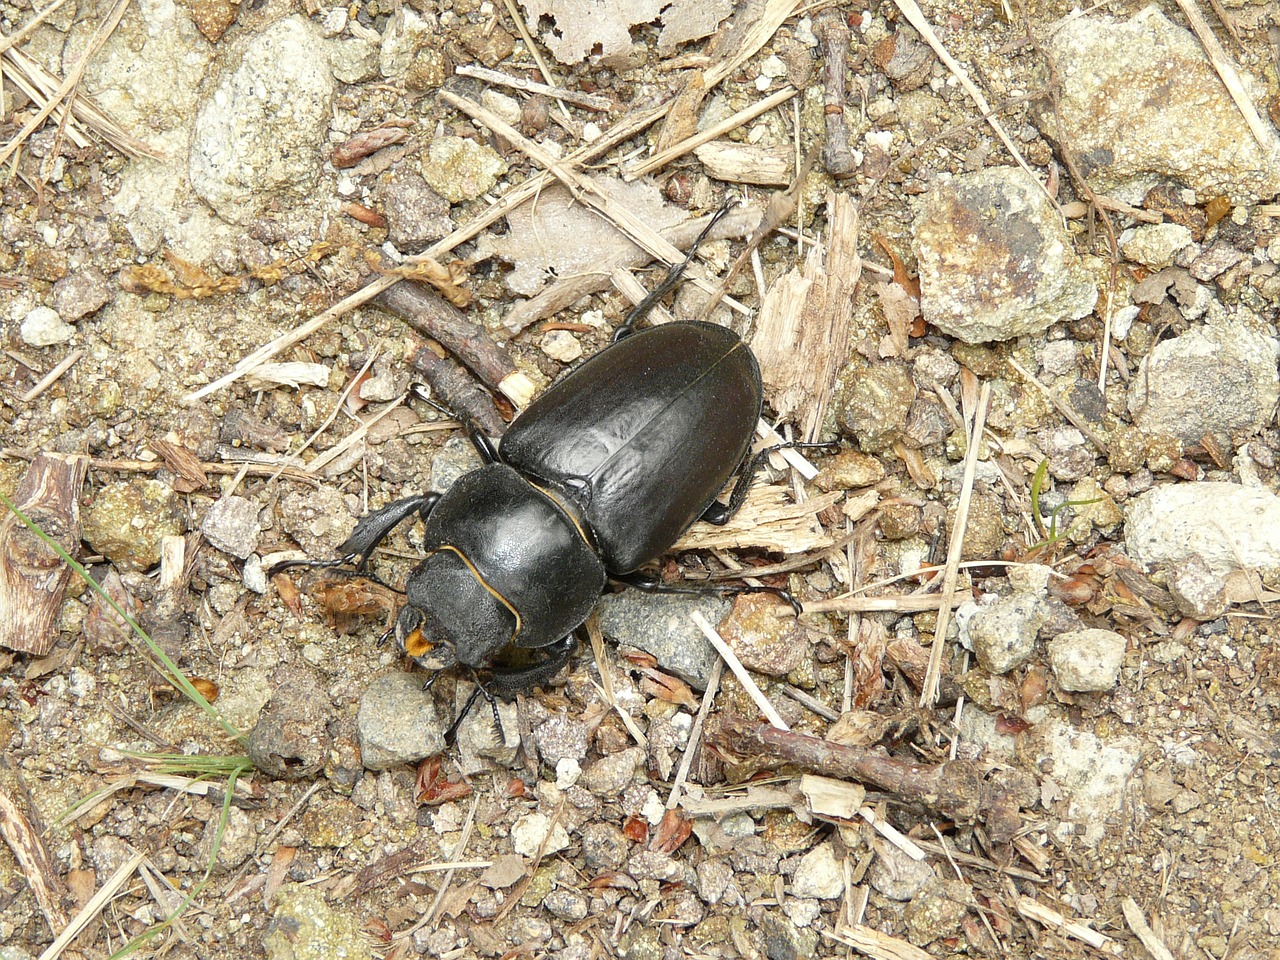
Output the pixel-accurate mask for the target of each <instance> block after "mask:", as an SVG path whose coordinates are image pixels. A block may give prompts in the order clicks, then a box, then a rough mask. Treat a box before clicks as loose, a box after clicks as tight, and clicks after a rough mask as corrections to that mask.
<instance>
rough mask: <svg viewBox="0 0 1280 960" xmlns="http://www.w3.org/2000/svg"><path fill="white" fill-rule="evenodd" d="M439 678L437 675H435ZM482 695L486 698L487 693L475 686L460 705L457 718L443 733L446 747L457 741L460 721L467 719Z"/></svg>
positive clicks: (478, 685)
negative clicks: (477, 699) (465, 700)
mask: <svg viewBox="0 0 1280 960" xmlns="http://www.w3.org/2000/svg"><path fill="white" fill-rule="evenodd" d="M437 676H439V674H437ZM482 692H483V693H484V695H485V696H486V697H488V696H489V692H488V691H487V690H485V689H484V687H483V686H481V685H480V684H478V683H477V684H476V688H475V689H474V690H472V691H471V696H469V697H467V702H466V703H464V704H463V705H462V709H461V710H459V711H458V716H457V717H456V718H455V719H454V721H453V723H451V724H449V729H448V730H446V731H445V732H444V742H445V744H446V745H447V746H450V747H451V746H453V745H454V743H456V742H457V739H458V728H459V727H461V726H462V721H463V720H465V719H467V714H468V713H470V712H471V708H472V707H473V706H474V705H475V702H476V698H477V697H479V696H480V694H481V693H482Z"/></svg>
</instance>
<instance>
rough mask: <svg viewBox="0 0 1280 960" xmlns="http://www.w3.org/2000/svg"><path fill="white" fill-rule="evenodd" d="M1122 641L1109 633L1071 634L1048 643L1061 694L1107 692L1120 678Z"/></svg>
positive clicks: (1118, 636)
mask: <svg viewBox="0 0 1280 960" xmlns="http://www.w3.org/2000/svg"><path fill="white" fill-rule="evenodd" d="M1124 649H1125V639H1124V637H1122V636H1120V634H1118V633H1116V632H1114V631H1112V630H1095V629H1090V630H1071V631H1069V632H1067V633H1061V634H1058V636H1057V637H1056V638H1054V639H1053V640H1051V641H1050V642H1049V665H1050V666H1051V667H1052V668H1053V673H1054V676H1056V677H1057V678H1058V684H1059V686H1061V687H1062V689H1064V690H1072V691H1076V692H1080V693H1086V692H1097V691H1102V690H1110V689H1111V688H1112V687H1114V686H1115V685H1116V680H1117V679H1119V676H1120V665H1121V663H1122V662H1123V660H1124Z"/></svg>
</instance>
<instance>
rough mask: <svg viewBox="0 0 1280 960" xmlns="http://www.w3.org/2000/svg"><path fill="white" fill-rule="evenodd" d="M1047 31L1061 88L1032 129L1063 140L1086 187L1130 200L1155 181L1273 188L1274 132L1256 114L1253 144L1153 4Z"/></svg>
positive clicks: (1201, 189)
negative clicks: (1262, 129) (1259, 136)
mask: <svg viewBox="0 0 1280 960" xmlns="http://www.w3.org/2000/svg"><path fill="white" fill-rule="evenodd" d="M1048 37H1049V39H1048V41H1047V44H1046V45H1047V47H1048V51H1049V54H1050V55H1051V56H1052V57H1053V60H1054V62H1055V63H1056V65H1057V71H1058V76H1059V77H1060V78H1061V83H1062V93H1061V96H1060V97H1059V98H1055V104H1056V105H1058V109H1056V110H1047V111H1046V112H1045V114H1044V119H1043V121H1042V122H1041V129H1042V130H1043V131H1044V132H1045V135H1046V136H1049V137H1051V138H1052V137H1057V136H1059V135H1060V136H1061V137H1062V138H1063V140H1064V141H1065V142H1066V143H1068V144H1070V146H1071V149H1072V150H1073V151H1074V153H1075V155H1076V157H1077V160H1078V162H1079V164H1080V170H1081V173H1082V175H1083V176H1084V177H1085V178H1086V179H1087V180H1088V181H1089V183H1090V184H1091V185H1092V186H1093V188H1094V189H1095V190H1099V191H1103V192H1106V193H1111V194H1114V195H1118V196H1121V197H1122V198H1124V199H1126V200H1130V201H1133V202H1137V201H1138V200H1139V199H1140V198H1141V197H1142V195H1143V194H1145V193H1146V191H1147V190H1148V189H1149V188H1150V187H1152V186H1154V185H1155V184H1156V183H1157V182H1160V181H1173V182H1175V183H1178V184H1181V185H1183V186H1188V187H1191V188H1192V189H1194V190H1195V191H1196V193H1197V194H1198V195H1199V197H1200V198H1201V199H1208V198H1210V197H1214V196H1218V195H1221V194H1225V195H1227V196H1230V197H1231V198H1233V199H1234V200H1237V201H1259V200H1265V199H1269V198H1271V197H1274V196H1275V195H1276V193H1278V192H1280V164H1277V163H1276V162H1275V159H1274V158H1275V156H1276V154H1277V152H1278V151H1280V138H1278V137H1277V136H1276V134H1275V132H1274V131H1273V130H1271V129H1270V127H1269V125H1267V124H1266V121H1265V120H1264V121H1263V123H1264V126H1267V127H1268V138H1267V139H1268V141H1269V143H1268V144H1267V146H1266V147H1265V148H1263V147H1260V146H1259V145H1258V143H1257V141H1256V140H1254V138H1253V134H1252V133H1251V132H1250V131H1249V128H1248V126H1247V125H1246V123H1245V121H1244V118H1243V116H1242V115H1241V114H1240V111H1239V110H1238V109H1237V108H1236V106H1235V104H1234V103H1233V102H1232V99H1231V96H1230V94H1228V92H1227V88H1226V86H1224V85H1223V83H1222V81H1221V79H1219V77H1218V74H1217V73H1216V72H1215V71H1214V69H1213V67H1212V66H1211V65H1210V63H1209V61H1208V59H1207V58H1206V57H1205V54H1204V51H1203V49H1202V47H1201V45H1200V42H1199V41H1198V40H1196V38H1195V37H1194V36H1192V35H1191V34H1190V33H1189V32H1188V31H1186V30H1184V29H1183V28H1181V27H1178V26H1175V25H1174V24H1173V23H1171V22H1170V21H1169V20H1168V19H1166V18H1165V16H1164V15H1163V14H1162V13H1161V12H1160V11H1159V9H1158V8H1156V7H1154V6H1152V7H1147V8H1146V9H1144V10H1141V11H1139V12H1138V13H1137V14H1135V15H1134V16H1133V17H1132V18H1131V19H1129V20H1127V21H1115V20H1112V19H1110V18H1106V17H1073V18H1067V19H1066V20H1064V21H1062V22H1061V23H1060V24H1059V25H1057V26H1055V27H1052V28H1050V31H1049V33H1048ZM1241 73H1242V78H1243V80H1244V82H1245V85H1246V89H1247V90H1248V89H1249V88H1253V89H1254V90H1255V92H1256V90H1257V86H1258V85H1257V84H1256V83H1255V82H1254V81H1253V80H1252V78H1250V77H1249V76H1248V74H1246V73H1244V71H1241ZM1259 99H1260V98H1259V97H1258V96H1253V100H1254V102H1259ZM1059 115H1060V118H1061V123H1060V124H1059V122H1058V116H1059Z"/></svg>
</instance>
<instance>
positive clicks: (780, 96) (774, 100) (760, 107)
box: [622, 87, 800, 180]
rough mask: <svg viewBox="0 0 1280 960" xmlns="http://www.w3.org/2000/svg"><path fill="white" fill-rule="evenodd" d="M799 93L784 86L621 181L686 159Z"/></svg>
mask: <svg viewBox="0 0 1280 960" xmlns="http://www.w3.org/2000/svg"><path fill="white" fill-rule="evenodd" d="M799 92H800V91H798V90H797V89H796V88H795V87H783V88H782V89H781V90H779V91H778V92H777V93H774V94H770V95H769V96H767V97H765V98H764V99H763V100H761V101H760V102H759V103H755V104H752V105H751V106H749V107H747V108H746V109H745V110H739V111H738V112H737V113H735V114H734V115H733V116H731V117H728V118H726V119H724V120H722V121H720V122H719V123H717V124H715V125H713V126H710V127H708V128H707V129H706V130H703V131H701V132H699V133H696V134H694V135H693V136H691V137H687V138H685V139H684V140H681V141H680V142H679V143H675V144H672V145H671V146H670V147H668V148H667V149H666V150H663V151H662V152H661V153H655V154H654V155H653V156H652V157H650V158H649V159H648V160H645V161H644V162H643V163H638V164H636V165H635V166H633V167H629V168H627V170H626V172H625V173H623V175H622V178H623V179H624V180H635V179H636V178H638V177H643V176H644V175H645V174H646V173H652V172H653V171H654V170H658V169H660V168H662V167H665V166H666V165H667V164H668V163H670V162H671V161H672V160H675V159H676V158H677V157H683V156H684V155H685V154H686V153H689V152H691V151H693V150H695V149H697V148H698V147H700V146H702V145H703V144H704V143H710V142H711V141H712V140H715V139H716V138H717V137H722V136H724V135H725V134H726V133H729V132H730V131H733V130H737V129H738V127H740V126H742V125H743V124H746V123H750V122H751V121H752V120H754V119H755V118H756V117H758V116H760V115H761V114H763V113H768V112H769V111H770V110H772V109H773V108H774V107H776V106H779V105H780V104H783V103H786V102H787V101H788V100H790V99H791V98H792V97H794V96H795V95H796V94H797V93H799Z"/></svg>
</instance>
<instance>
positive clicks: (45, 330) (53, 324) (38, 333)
mask: <svg viewBox="0 0 1280 960" xmlns="http://www.w3.org/2000/svg"><path fill="white" fill-rule="evenodd" d="M18 335H19V336H20V337H22V342H23V343H25V344H26V345H27V346H29V347H53V346H57V345H58V344H59V343H66V342H67V341H68V340H70V339H71V338H72V337H74V336H75V335H76V328H75V327H73V326H71V324H69V323H67V322H65V321H64V320H63V319H62V317H60V316H59V315H58V311H57V310H54V309H52V308H50V307H36V308H35V309H33V310H32V311H31V312H30V313H28V314H27V315H26V316H25V317H23V318H22V326H20V327H19V328H18Z"/></svg>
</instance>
